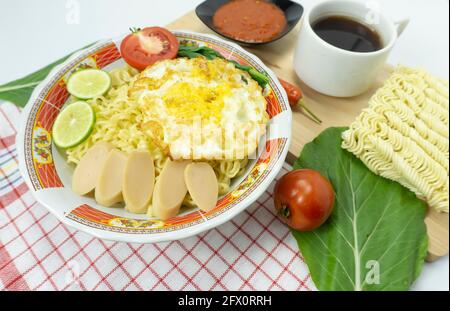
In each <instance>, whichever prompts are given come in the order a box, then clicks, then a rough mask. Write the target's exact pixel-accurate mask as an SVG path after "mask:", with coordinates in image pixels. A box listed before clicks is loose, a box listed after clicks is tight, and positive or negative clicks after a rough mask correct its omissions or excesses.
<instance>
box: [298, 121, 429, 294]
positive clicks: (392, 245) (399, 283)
mask: <svg viewBox="0 0 450 311" xmlns="http://www.w3.org/2000/svg"><path fill="white" fill-rule="evenodd" d="M344 130H345V128H329V129H327V130H325V131H324V132H323V133H322V134H320V135H319V136H318V137H317V138H316V139H315V140H314V141H313V142H311V143H309V144H307V145H306V146H305V147H304V149H303V152H302V154H301V156H300V158H299V159H298V160H297V162H296V163H295V165H294V168H295V169H298V168H311V169H314V170H317V171H319V172H321V174H322V175H323V176H325V177H327V178H328V179H329V180H330V181H331V183H332V185H333V188H334V190H335V193H336V203H335V206H334V211H333V214H332V215H331V217H330V219H329V220H328V221H327V222H326V223H325V224H324V225H323V226H321V227H320V228H318V229H317V230H315V231H312V232H297V231H294V230H293V231H292V233H293V235H294V237H295V238H296V240H297V242H298V244H299V247H300V250H301V253H302V255H303V257H304V259H305V261H306V264H307V265H308V267H309V269H310V272H311V277H312V280H313V281H314V283H315V284H316V286H317V288H318V289H320V290H407V289H409V288H410V286H411V284H412V283H413V282H414V281H415V280H416V278H417V277H418V276H419V274H420V272H421V270H422V266H423V263H424V260H425V257H426V254H427V245H428V237H427V233H426V227H425V223H424V218H425V213H426V204H425V203H424V202H422V201H421V200H419V199H417V198H416V196H415V195H414V194H413V193H412V192H410V191H409V190H407V189H406V188H404V187H402V186H401V185H400V184H398V183H396V182H393V181H390V180H387V179H385V178H383V177H380V176H377V175H375V174H374V173H372V172H371V171H370V170H369V169H368V168H367V167H366V166H365V165H364V164H363V163H362V162H361V161H360V160H359V159H357V158H356V157H355V156H354V155H353V154H351V153H350V152H348V151H346V150H343V149H342V148H341V142H342V139H341V134H342V132H343V131H344Z"/></svg>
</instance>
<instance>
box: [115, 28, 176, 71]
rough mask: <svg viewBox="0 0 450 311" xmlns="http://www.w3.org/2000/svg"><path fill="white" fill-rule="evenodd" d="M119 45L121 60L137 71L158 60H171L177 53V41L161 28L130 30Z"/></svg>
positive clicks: (172, 35)
mask: <svg viewBox="0 0 450 311" xmlns="http://www.w3.org/2000/svg"><path fill="white" fill-rule="evenodd" d="M132 32H133V33H131V34H129V35H128V36H127V37H125V39H123V41H122V44H121V45H120V52H121V53H122V57H123V59H124V60H125V61H126V62H127V63H128V64H129V65H130V66H131V67H134V68H136V69H138V70H144V69H145V68H147V67H148V66H150V65H153V64H154V63H155V62H157V61H158V60H163V59H172V58H175V56H177V53H178V40H177V38H176V37H175V35H174V34H172V33H171V32H170V31H168V30H167V29H164V28H161V27H146V28H144V29H132Z"/></svg>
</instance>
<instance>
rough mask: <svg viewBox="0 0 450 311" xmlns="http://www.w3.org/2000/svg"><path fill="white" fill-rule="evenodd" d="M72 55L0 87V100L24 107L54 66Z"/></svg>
mask: <svg viewBox="0 0 450 311" xmlns="http://www.w3.org/2000/svg"><path fill="white" fill-rule="evenodd" d="M91 45H92V44H89V45H88V46H85V47H83V48H81V49H80V50H82V49H85V48H87V47H89V46H91ZM72 54H73V53H71V54H70V55H67V56H64V57H63V58H60V59H58V60H57V61H55V62H53V63H51V64H50V65H47V66H45V67H44V68H41V69H39V70H37V71H35V72H33V73H31V74H29V75H27V76H25V77H23V78H20V79H17V80H14V81H12V82H9V83H6V84H3V85H0V99H3V100H7V101H10V102H12V103H13V104H16V105H17V106H19V107H24V106H25V105H26V104H27V102H28V100H29V99H30V96H31V93H33V90H34V88H35V87H36V86H37V85H38V84H39V83H41V82H42V81H43V80H44V79H45V78H46V77H47V75H48V74H49V73H50V71H51V70H52V69H53V68H54V67H55V66H56V65H59V64H61V63H62V62H64V61H65V60H66V59H68V58H69V57H70V56H71V55H72Z"/></svg>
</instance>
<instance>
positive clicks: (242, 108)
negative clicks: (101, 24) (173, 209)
mask: <svg viewBox="0 0 450 311" xmlns="http://www.w3.org/2000/svg"><path fill="white" fill-rule="evenodd" d="M130 95H131V96H133V97H134V98H135V100H137V101H138V103H139V105H140V107H141V111H142V115H143V124H142V128H143V130H144V131H145V132H146V133H147V134H148V135H150V136H151V137H152V139H153V140H154V141H155V142H156V143H157V144H159V145H160V146H161V147H162V149H164V150H166V152H167V153H168V154H170V156H171V157H172V158H173V159H195V160H196V159H211V160H216V159H217V160H219V159H230V160H231V159H233V160H235V159H243V158H245V157H248V156H249V155H250V154H251V153H253V152H254V151H255V149H256V148H257V146H258V142H259V140H260V138H261V136H262V135H264V134H265V126H266V124H267V122H268V120H269V118H268V115H267V113H266V105H267V103H266V100H265V98H264V96H263V90H262V88H261V87H260V86H259V85H258V83H257V82H256V81H254V80H253V79H252V78H251V77H250V76H249V75H248V73H247V72H244V71H242V70H239V69H237V68H235V66H234V65H233V64H232V63H230V62H228V61H226V60H222V59H214V60H207V59H205V58H202V57H198V58H194V59H187V58H177V59H173V60H164V61H161V62H158V63H156V64H154V65H153V66H151V67H149V68H147V69H145V70H144V71H143V72H141V73H140V75H139V76H138V77H137V79H136V80H135V81H134V83H133V85H132V87H131V90H130Z"/></svg>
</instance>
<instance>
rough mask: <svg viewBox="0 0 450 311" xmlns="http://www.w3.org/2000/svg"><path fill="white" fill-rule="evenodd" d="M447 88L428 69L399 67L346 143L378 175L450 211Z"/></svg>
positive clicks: (345, 135)
mask: <svg viewBox="0 0 450 311" xmlns="http://www.w3.org/2000/svg"><path fill="white" fill-rule="evenodd" d="M448 90H449V85H448V82H447V81H443V80H441V79H439V78H436V77H434V76H432V75H430V74H429V73H427V72H426V71H423V70H417V69H411V68H407V67H398V68H397V69H396V70H395V72H394V73H393V74H392V75H391V77H390V78H389V79H388V80H387V81H386V83H385V85H384V86H383V87H382V88H380V89H379V90H378V91H377V92H376V94H375V95H374V96H373V97H372V99H371V100H370V103H369V108H367V109H364V110H363V112H362V113H361V115H359V116H358V117H357V118H356V120H355V121H354V122H353V123H352V124H351V126H350V128H349V130H347V131H345V132H344V133H343V143H342V147H343V148H344V149H347V150H348V151H350V152H352V153H353V154H355V155H356V156H357V157H358V158H359V159H361V160H362V161H363V162H364V163H365V165H366V166H367V167H368V168H369V169H370V170H372V171H373V172H374V173H376V174H378V175H381V176H383V177H386V178H389V179H392V180H394V181H397V182H399V183H400V184H402V185H403V186H405V187H407V188H408V189H410V190H411V191H413V192H414V193H415V194H416V195H417V196H418V197H420V198H422V199H424V200H426V201H427V202H428V204H429V205H430V206H432V207H433V208H435V209H436V210H438V211H440V212H447V213H448V209H449V196H448V191H449V179H448V167H449V152H448V150H449V148H448V147H449V137H448V135H449V125H448V119H449V97H448Z"/></svg>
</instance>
